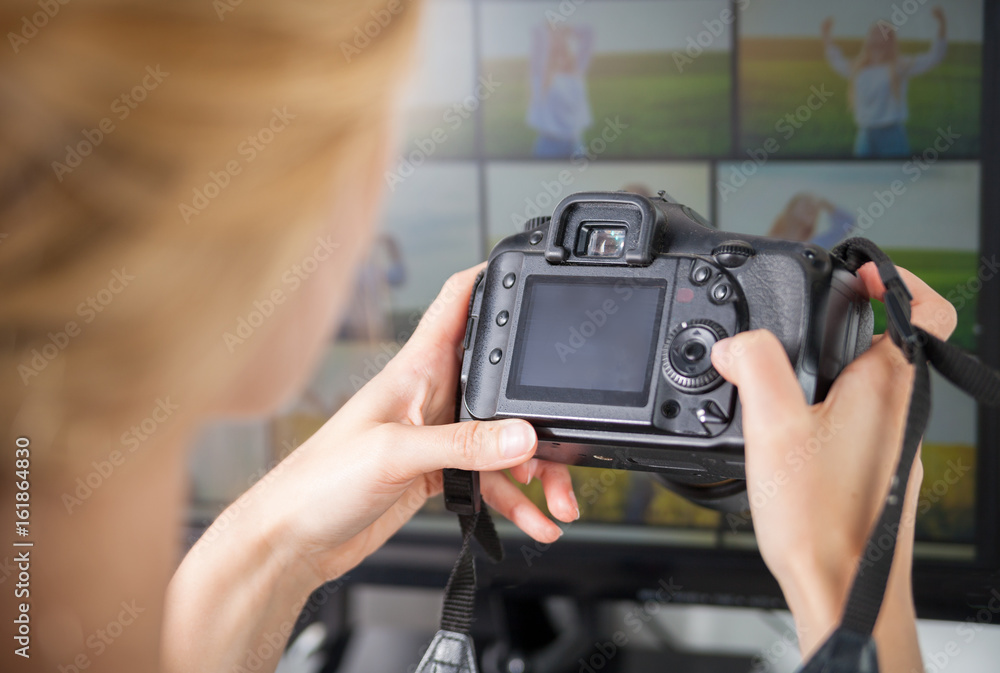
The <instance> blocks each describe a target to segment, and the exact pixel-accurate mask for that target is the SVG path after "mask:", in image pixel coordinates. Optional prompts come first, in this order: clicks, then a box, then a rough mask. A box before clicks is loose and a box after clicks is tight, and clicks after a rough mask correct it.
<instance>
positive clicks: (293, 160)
mask: <svg viewBox="0 0 1000 673" xmlns="http://www.w3.org/2000/svg"><path fill="white" fill-rule="evenodd" d="M42 5H45V7H43V6H42ZM417 13H418V7H416V6H414V5H413V4H411V3H409V2H402V1H401V0H390V1H389V2H386V1H385V0H354V1H351V2H343V1H336V0H334V1H331V0H317V1H312V0H274V1H272V2H263V3H261V2H257V3H252V2H241V1H240V0H216V1H215V2H207V1H206V0H171V1H170V2H161V1H156V0H88V1H87V2H86V3H82V4H76V3H70V4H65V5H64V4H60V3H59V2H56V1H55V0H53V1H52V2H50V3H37V2H35V1H27V0H25V1H20V0H15V1H13V2H6V3H4V4H3V6H2V8H0V25H2V26H3V27H4V32H5V33H6V32H8V31H10V34H9V35H8V40H9V41H10V43H11V44H10V47H11V50H10V51H8V52H7V53H6V55H5V56H4V57H3V59H2V65H0V147H2V149H0V223H2V224H0V229H2V234H3V237H2V240H0V278H2V281H0V288H2V289H0V325H3V332H4V336H3V349H2V351H0V353H2V354H0V368H2V369H3V371H4V373H5V374H6V376H5V378H4V381H3V384H2V391H3V392H2V404H0V406H2V409H3V414H4V416H5V418H4V421H7V422H8V425H7V427H8V428H9V427H11V425H10V422H11V421H13V420H14V419H15V418H16V419H17V422H18V425H19V426H20V427H28V426H29V425H33V424H35V423H39V424H40V423H44V424H45V426H46V427H48V428H50V429H52V430H53V431H54V432H61V431H62V432H65V431H67V427H69V426H71V425H72V424H74V423H77V422H78V421H80V420H81V419H87V418H99V417H103V418H108V417H111V416H120V417H122V418H128V417H129V415H130V414H134V413H135V412H136V409H137V408H146V409H147V411H148V409H149V405H150V404H151V403H152V401H153V400H155V399H156V398H157V396H162V395H167V394H173V395H182V394H184V393H189V394H190V395H199V394H201V395H204V396H208V395H209V391H210V390H211V389H213V387H215V386H218V385H222V382H223V381H224V380H225V379H226V378H227V377H229V376H231V375H232V374H233V372H234V371H236V370H237V368H238V367H239V366H240V365H239V361H240V357H241V353H240V352H239V351H237V352H235V353H234V354H232V355H230V356H228V357H221V358H220V357H218V353H219V349H218V347H219V346H220V345H222V339H221V335H222V334H223V332H224V331H225V330H227V329H232V324H233V323H234V322H235V318H236V316H237V315H238V314H239V313H240V312H244V311H245V310H246V309H247V308H250V307H251V304H252V302H253V300H254V299H255V298H257V297H260V296H261V293H262V292H266V289H267V288H269V287H275V285H276V284H277V283H278V278H279V276H280V274H281V270H282V269H284V268H287V266H288V264H289V263H290V261H291V260H293V259H294V257H295V255H298V254H301V251H302V250H303V248H304V246H305V244H306V241H307V239H308V237H310V236H315V232H316V230H317V225H318V224H319V223H320V222H321V221H322V219H323V213H324V210H326V209H327V208H328V207H329V205H330V203H329V202H330V198H331V196H330V195H331V189H332V187H333V185H334V184H336V183H337V182H338V180H341V179H342V177H343V176H345V175H348V174H350V173H351V172H352V170H354V171H356V170H357V167H358V165H359V164H364V165H365V166H369V165H371V163H372V161H373V159H372V155H373V154H374V153H376V151H377V150H378V149H379V148H381V147H383V146H384V138H381V137H380V136H381V135H383V134H384V130H385V127H386V120H387V118H388V116H389V115H390V114H391V109H392V108H393V107H394V104H395V103H394V101H395V89H396V88H397V87H396V86H395V84H396V82H397V81H398V80H399V78H400V73H401V72H402V71H404V70H405V69H406V67H407V61H408V59H407V56H408V55H409V53H410V51H411V47H412V42H413V37H414V34H415V31H414V26H415V21H416V18H417V16H416V15H417ZM352 224H356V223H352ZM222 353H226V351H225V350H223V351H222ZM191 399H194V398H191ZM140 417H141V416H140ZM26 424H29V425H26Z"/></svg>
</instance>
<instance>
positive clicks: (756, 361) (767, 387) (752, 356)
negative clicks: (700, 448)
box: [712, 330, 807, 434]
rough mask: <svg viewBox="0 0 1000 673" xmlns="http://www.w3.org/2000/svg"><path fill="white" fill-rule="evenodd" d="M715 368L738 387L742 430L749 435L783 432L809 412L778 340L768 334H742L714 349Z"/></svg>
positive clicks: (719, 343)
mask: <svg viewBox="0 0 1000 673" xmlns="http://www.w3.org/2000/svg"><path fill="white" fill-rule="evenodd" d="M712 364H713V365H714V366H715V369H716V370H717V371H718V372H719V374H721V375H722V377H723V378H724V379H726V380H727V381H729V382H730V383H732V384H733V385H735V386H736V388H737V389H738V391H739V394H740V403H741V404H742V405H743V428H744V431H745V432H747V433H750V434H758V433H761V432H770V431H771V430H774V431H777V432H781V431H782V429H783V428H787V425H786V421H788V422H791V421H792V420H793V419H795V418H798V417H800V416H801V415H802V413H803V412H804V411H806V409H807V405H806V401H805V396H804V395H803V393H802V388H801V387H800V386H799V382H798V379H796V377H795V372H794V370H793V369H792V363H791V362H789V360H788V355H787V353H785V349H784V347H783V346H782V345H781V342H779V341H778V338H777V337H776V336H774V334H772V333H771V332H768V331H767V330H754V331H752V332H742V333H740V334H737V335H736V336H734V337H730V338H728V339H723V340H721V341H719V342H718V343H716V344H715V347H714V348H712Z"/></svg>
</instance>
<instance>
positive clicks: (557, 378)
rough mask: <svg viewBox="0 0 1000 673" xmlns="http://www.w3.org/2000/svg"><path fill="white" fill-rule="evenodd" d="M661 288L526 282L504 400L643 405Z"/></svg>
mask: <svg viewBox="0 0 1000 673" xmlns="http://www.w3.org/2000/svg"><path fill="white" fill-rule="evenodd" d="M665 288H666V285H665V282H664V281H662V280H636V279H631V278H608V279H603V278H580V277H569V278H567V277H549V276H531V277H529V278H528V279H527V281H526V286H525V290H524V304H523V306H522V309H521V318H520V323H519V325H518V329H517V342H516V347H515V356H514V362H513V363H512V366H511V374H510V381H509V383H508V386H507V397H508V398H511V399H523V400H539V401H547V402H574V403H582V404H614V405H618V406H636V407H639V406H643V405H645V404H646V400H647V398H648V397H649V387H650V379H651V378H652V377H651V376H650V374H651V372H652V369H653V362H654V360H655V359H656V357H655V356H656V344H657V343H658V339H657V337H658V332H659V325H660V316H661V314H662V311H663V297H664V292H665Z"/></svg>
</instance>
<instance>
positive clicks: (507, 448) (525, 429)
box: [500, 421, 535, 459]
mask: <svg viewBox="0 0 1000 673" xmlns="http://www.w3.org/2000/svg"><path fill="white" fill-rule="evenodd" d="M534 443H535V438H534V436H533V433H532V431H531V428H530V426H529V425H528V424H527V423H525V422H524V421H509V422H506V423H504V426H503V429H502V430H500V455H501V456H503V458H504V459H507V458H517V457H518V456H523V455H524V454H526V453H527V452H528V451H530V450H531V447H532V446H533V445H534Z"/></svg>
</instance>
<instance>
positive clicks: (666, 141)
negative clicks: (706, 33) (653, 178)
mask: <svg viewBox="0 0 1000 673" xmlns="http://www.w3.org/2000/svg"><path fill="white" fill-rule="evenodd" d="M483 72H484V73H486V74H488V75H490V76H492V77H493V78H495V79H496V80H497V81H499V82H500V83H501V85H500V87H499V89H498V90H497V91H496V93H494V94H493V95H492V96H491V97H490V98H489V99H488V100H487V101H485V102H484V104H483V125H484V132H485V145H486V148H485V149H486V154H487V155H488V156H490V157H496V158H528V157H530V156H531V148H532V145H533V144H534V142H535V136H536V133H535V131H534V130H533V129H531V128H530V127H529V126H528V125H527V123H526V122H525V115H526V114H527V110H528V99H529V96H530V83H529V74H528V61H527V59H505V60H488V61H485V62H484V64H483ZM587 87H588V92H589V97H590V106H591V112H592V114H593V118H594V123H593V125H592V126H591V127H590V128H589V129H588V131H587V133H586V135H585V137H584V143H585V144H587V145H589V143H590V141H591V140H593V139H594V138H596V137H598V136H600V133H601V131H602V130H603V129H604V127H605V121H604V120H605V118H610V119H612V120H613V119H615V118H616V117H617V118H619V119H620V120H621V122H622V123H624V124H627V125H628V128H627V129H626V130H624V131H623V132H622V133H621V135H620V136H619V137H618V138H617V139H616V140H614V141H613V142H612V143H610V144H609V145H608V147H607V149H606V150H605V151H604V152H603V153H602V154H601V157H602V158H617V159H622V158H629V159H635V158H647V159H648V158H665V157H689V156H720V155H724V154H727V153H728V152H729V149H730V132H729V129H730V116H729V115H730V110H729V107H730V105H729V90H730V75H729V54H727V53H722V52H718V53H712V52H707V53H704V54H702V55H701V56H700V57H699V58H697V59H695V60H694V62H693V63H691V64H689V65H688V66H686V67H685V68H684V71H683V72H678V71H677V66H676V65H675V64H674V61H673V58H672V56H671V55H670V54H669V53H666V52H663V53H649V54H598V55H595V56H594V58H593V61H592V63H591V66H590V70H589V72H588V74H587Z"/></svg>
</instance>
